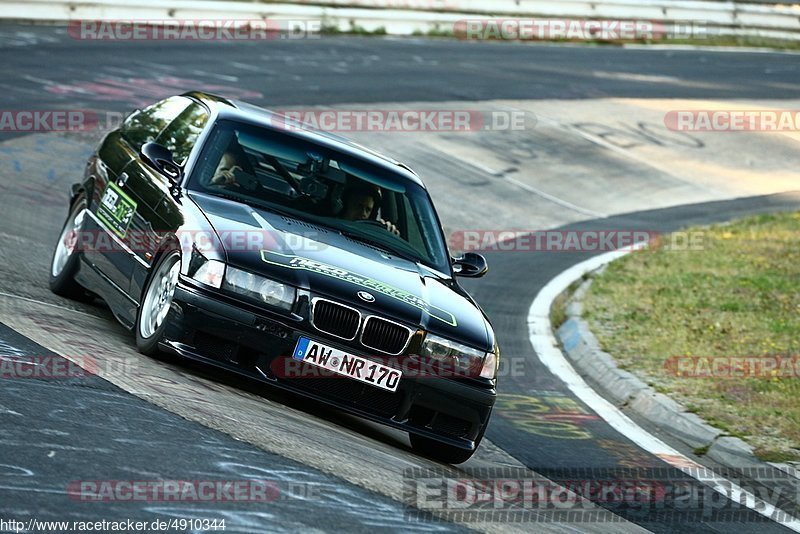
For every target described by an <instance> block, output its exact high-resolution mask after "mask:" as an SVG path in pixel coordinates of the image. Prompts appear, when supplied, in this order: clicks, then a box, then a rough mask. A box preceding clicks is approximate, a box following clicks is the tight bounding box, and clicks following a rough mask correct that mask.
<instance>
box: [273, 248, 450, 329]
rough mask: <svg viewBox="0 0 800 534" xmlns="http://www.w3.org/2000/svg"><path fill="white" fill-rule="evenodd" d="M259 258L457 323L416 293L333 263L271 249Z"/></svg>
mask: <svg viewBox="0 0 800 534" xmlns="http://www.w3.org/2000/svg"><path fill="white" fill-rule="evenodd" d="M261 259H262V260H263V261H264V262H265V263H269V264H270V265H279V266H281V267H286V268H289V269H299V270H303V271H310V272H314V273H317V274H322V275H325V276H330V277H331V278H336V279H337V280H342V281H344V282H350V283H351V284H354V285H357V286H359V287H362V288H364V289H369V290H372V291H375V292H377V293H381V294H383V295H386V296H388V297H391V298H393V299H396V300H399V301H401V302H405V303H406V304H408V305H410V306H414V307H415V308H418V309H420V310H422V311H424V312H425V313H427V314H428V315H430V316H431V317H433V318H434V319H437V320H439V321H442V322H444V323H447V324H449V325H450V326H457V325H458V322H457V321H456V317H455V315H453V314H452V313H450V312H449V311H447V310H443V309H442V308H439V307H436V306H433V305H431V304H429V303H427V302H425V301H424V300H423V299H421V298H420V297H418V296H417V295H414V294H412V293H409V292H408V291H404V290H402V289H399V288H396V287H394V286H390V285H388V284H385V283H384V282H381V281H380V280H375V279H374V278H370V277H368V276H364V275H363V274H359V273H356V272H353V271H348V270H346V269H342V268H341V267H336V266H335V265H330V264H327V263H323V262H320V261H317V260H312V259H309V258H303V257H302V256H295V255H292V254H281V253H280V252H274V251H271V250H262V251H261Z"/></svg>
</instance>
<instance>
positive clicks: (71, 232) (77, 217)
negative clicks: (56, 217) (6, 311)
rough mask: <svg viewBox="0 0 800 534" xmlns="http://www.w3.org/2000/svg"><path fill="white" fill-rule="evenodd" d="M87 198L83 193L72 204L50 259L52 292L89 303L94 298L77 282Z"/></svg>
mask: <svg viewBox="0 0 800 534" xmlns="http://www.w3.org/2000/svg"><path fill="white" fill-rule="evenodd" d="M85 209H86V197H85V196H84V195H83V193H81V194H80V195H79V196H78V197H77V198H76V199H75V202H73V203H72V207H71V208H70V210H69V215H67V220H66V221H64V226H63V227H62V228H61V234H59V237H58V242H57V243H56V246H55V249H54V250H53V257H52V258H51V259H50V281H49V284H50V291H52V292H53V293H55V294H56V295H59V296H62V297H66V298H68V299H73V300H79V301H82V302H88V301H90V300H92V299H93V298H94V296H93V295H92V294H91V293H89V292H88V291H86V289H84V288H83V286H81V285H80V284H78V282H76V281H75V274H76V273H77V272H78V264H79V263H78V262H80V254H79V251H78V250H77V248H76V246H75V245H76V244H77V242H78V237H79V236H80V232H81V231H82V230H83V221H84V218H85V217H86V214H85V213H84V212H83V210H85Z"/></svg>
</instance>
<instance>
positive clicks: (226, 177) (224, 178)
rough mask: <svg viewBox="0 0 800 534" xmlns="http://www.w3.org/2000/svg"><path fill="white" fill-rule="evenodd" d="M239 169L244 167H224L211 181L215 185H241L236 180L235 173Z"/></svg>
mask: <svg viewBox="0 0 800 534" xmlns="http://www.w3.org/2000/svg"><path fill="white" fill-rule="evenodd" d="M237 170H238V171H241V170H242V168H241V167H240V166H239V165H234V166H233V167H231V168H230V169H223V170H221V171H219V172H218V173H217V174H216V175H215V176H214V177H213V178H212V179H211V183H212V184H214V185H233V186H236V187H241V185H240V184H239V183H238V182H236V176H234V174H233V173H234V172H235V171H237Z"/></svg>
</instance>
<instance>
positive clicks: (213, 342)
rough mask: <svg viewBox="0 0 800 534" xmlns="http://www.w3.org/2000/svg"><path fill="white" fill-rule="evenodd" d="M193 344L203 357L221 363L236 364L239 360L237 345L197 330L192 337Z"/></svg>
mask: <svg viewBox="0 0 800 534" xmlns="http://www.w3.org/2000/svg"><path fill="white" fill-rule="evenodd" d="M193 344H194V346H195V348H196V349H197V350H198V352H200V354H202V355H203V356H207V357H209V358H213V359H215V360H219V361H222V362H233V363H236V362H237V361H238V360H239V359H238V354H239V345H238V344H236V343H233V342H231V341H229V340H227V339H222V338H220V337H217V336H214V335H211V334H208V333H206V332H201V331H199V330H198V331H197V332H196V333H195V335H194V340H193Z"/></svg>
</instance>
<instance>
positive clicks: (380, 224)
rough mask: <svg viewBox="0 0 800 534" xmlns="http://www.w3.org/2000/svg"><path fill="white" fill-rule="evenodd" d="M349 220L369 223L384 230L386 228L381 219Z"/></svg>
mask: <svg viewBox="0 0 800 534" xmlns="http://www.w3.org/2000/svg"><path fill="white" fill-rule="evenodd" d="M350 222H354V223H362V224H371V225H372V226H378V227H380V228H383V229H384V230H385V229H386V225H385V224H384V223H382V222H381V221H378V220H376V219H356V220H354V221H350Z"/></svg>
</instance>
